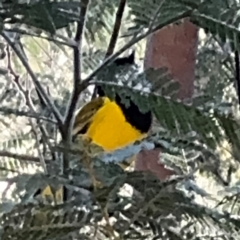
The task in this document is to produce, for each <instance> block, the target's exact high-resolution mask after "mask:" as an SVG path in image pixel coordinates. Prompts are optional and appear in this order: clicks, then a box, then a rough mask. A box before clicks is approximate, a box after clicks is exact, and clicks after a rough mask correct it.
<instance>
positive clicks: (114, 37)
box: [92, 0, 127, 99]
mask: <svg viewBox="0 0 240 240" xmlns="http://www.w3.org/2000/svg"><path fill="white" fill-rule="evenodd" d="M126 2H127V0H120V3H119V6H118V10H117V13H116V18H115V23H114V27H113V32H112V36H111V39H110V42H109V45H108V49H107V52H106V55H105V59H106V58H107V57H109V56H111V55H112V54H113V52H114V49H115V46H116V43H117V39H118V35H119V30H120V27H121V23H122V16H123V12H124V9H125V5H126ZM96 95H97V87H96V86H95V88H94V91H93V95H92V99H93V98H95V97H96Z"/></svg>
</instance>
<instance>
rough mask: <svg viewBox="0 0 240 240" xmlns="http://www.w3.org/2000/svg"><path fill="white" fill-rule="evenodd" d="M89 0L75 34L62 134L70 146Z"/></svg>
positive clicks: (65, 157)
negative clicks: (70, 79) (71, 71)
mask: <svg viewBox="0 0 240 240" xmlns="http://www.w3.org/2000/svg"><path fill="white" fill-rule="evenodd" d="M88 5H89V0H82V1H81V10H80V16H79V21H78V24H77V31H76V35H75V39H74V40H75V42H76V43H77V46H75V47H74V48H73V68H74V73H73V80H74V83H73V92H72V95H71V98H70V101H69V105H68V108H67V111H66V117H65V120H64V132H63V135H62V138H63V141H64V142H65V144H66V146H68V147H69V146H70V144H71V141H72V128H73V123H74V113H75V110H76V107H77V103H78V99H79V96H80V94H81V92H82V91H81V51H82V38H83V32H84V26H85V19H86V13H87V10H88ZM68 156H69V153H68V152H64V155H63V168H62V171H63V174H64V173H65V172H66V170H67V169H68V166H69V159H68ZM67 195H68V194H67V192H66V189H65V191H64V192H63V200H65V199H67V197H68V196H67Z"/></svg>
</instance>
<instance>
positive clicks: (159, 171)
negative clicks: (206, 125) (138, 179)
mask: <svg viewBox="0 0 240 240" xmlns="http://www.w3.org/2000/svg"><path fill="white" fill-rule="evenodd" d="M197 44H198V28H197V27H196V26H195V25H193V24H192V23H190V22H189V21H188V20H187V19H185V21H184V22H183V23H181V24H180V25H172V26H168V27H166V28H164V29H161V30H160V31H158V32H156V33H155V34H153V35H152V36H150V37H149V39H148V41H147V46H146V53H145V62H144V67H145V69H147V68H150V67H153V68H160V67H167V68H168V69H169V72H170V73H171V74H172V75H173V77H174V79H175V80H176V81H178V82H179V83H180V84H181V87H180V91H179V95H178V96H179V98H180V99H184V98H191V97H192V94H193V88H194V71H195V60H196V52H197ZM160 155H161V151H160V149H154V150H152V151H142V152H140V153H139V154H138V156H137V161H136V166H135V169H136V170H140V171H146V170H150V171H151V172H153V173H154V174H156V175H157V176H158V177H159V179H161V180H164V179H166V178H167V177H168V176H171V175H172V174H174V172H172V171H170V170H168V169H166V168H164V165H163V164H161V163H160V162H159V159H160Z"/></svg>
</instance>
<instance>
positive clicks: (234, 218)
mask: <svg viewBox="0 0 240 240" xmlns="http://www.w3.org/2000/svg"><path fill="white" fill-rule="evenodd" d="M87 2H88V1H82V2H81V4H82V5H81V4H80V2H79V1H48V0H45V1H15V2H12V1H3V2H1V9H0V17H1V25H0V26H1V40H0V49H1V54H0V55H1V60H0V61H1V64H0V84H1V88H0V89H1V90H0V99H1V105H0V111H1V116H0V130H1V139H0V143H1V151H0V156H1V158H0V176H1V196H2V197H1V218H0V221H1V228H0V234H1V238H2V239H10V238H18V239H23V238H26V237H27V238H28V239H32V238H36V237H37V238H38V239H54V238H63V239H67V238H70V237H71V238H77V239H93V236H94V237H95V239H238V238H239V227H240V221H239V217H238V211H239V205H238V204H239V202H238V193H239V183H238V178H239V171H238V168H239V157H238V156H239V149H240V148H239V147H240V146H239V145H240V141H239V107H238V105H239V104H238V102H239V99H238V96H237V94H236V90H235V74H236V73H235V72H236V70H235V68H236V66H235V64H236V53H237V51H238V50H239V36H240V35H239V34H240V32H239V14H238V9H239V2H238V1H237V0H236V1H234V0H221V1H220V0H211V1H209V0H208V1H196V0H194V1H192V0H170V1H164V0H162V1H154V0H151V1H146V0H138V1H136V0H129V1H127V7H126V9H125V11H124V15H123V18H122V24H121V29H120V38H119V39H118V41H117V46H116V51H115V52H116V53H115V54H114V55H112V56H110V58H108V59H107V60H106V61H105V63H103V61H104V58H105V53H106V50H107V47H108V44H109V40H110V37H111V34H112V29H113V25H114V21H115V14H116V11H117V7H118V4H119V3H118V1H115V0H114V1H112V0H111V1H110V0H109V1H108V0H107V1H104V2H103V1H91V2H90V4H89V6H88V11H87V14H86V22H85V28H84V33H83V43H82V47H81V50H82V54H81V59H82V71H81V76H82V78H83V79H85V81H86V80H89V83H96V82H97V81H98V82H100V83H101V84H103V86H104V88H105V89H106V90H107V92H108V94H109V96H113V95H114V93H115V92H116V91H117V92H118V93H119V94H120V95H121V96H122V97H123V98H124V95H125V94H126V93H129V94H130V95H131V98H132V99H133V100H134V101H135V102H137V103H138V104H139V107H140V108H142V109H143V110H144V109H147V108H149V106H151V107H152V110H153V112H154V115H155V117H156V119H157V120H159V121H160V122H161V126H160V125H159V124H158V123H156V125H155V126H154V128H153V131H152V133H151V136H150V137H149V138H148V139H147V141H148V143H154V144H156V145H158V146H160V147H161V148H162V152H163V154H162V158H161V160H162V161H164V163H165V164H166V165H167V166H168V167H169V168H170V169H174V170H175V171H176V172H177V173H178V174H179V176H177V177H176V178H173V179H170V180H168V181H166V182H163V183H161V182H159V181H158V180H157V179H156V178H155V177H154V176H151V175H148V174H146V173H136V172H130V173H124V172H123V171H121V169H120V168H119V167H118V166H117V165H116V164H114V163H111V164H107V165H106V164H105V163H104V162H103V161H101V159H98V158H97V159H94V163H96V164H95V166H94V167H95V169H96V170H97V171H96V172H97V174H98V176H97V177H98V178H99V179H101V182H102V183H103V185H104V187H103V188H102V189H99V190H97V191H95V192H93V191H92V190H91V188H89V185H90V181H89V177H88V174H87V173H86V170H84V169H82V166H79V165H80V164H79V162H80V161H79V156H77V157H76V156H75V155H73V156H72V157H71V162H70V166H69V169H67V170H68V171H65V172H64V174H63V175H61V174H59V172H60V170H59V169H60V168H61V164H60V163H59V162H60V161H59V159H61V156H60V153H59V151H58V150H57V149H56V148H54V146H55V145H56V144H57V143H59V141H60V139H61V136H60V135H61V134H60V132H59V129H58V125H57V124H56V122H57V120H56V118H55V117H54V116H53V114H51V109H49V107H47V106H45V105H44V104H43V103H42V102H41V101H40V100H39V95H38V94H37V92H36V90H35V85H34V84H33V82H34V81H32V80H33V76H31V74H30V73H29V69H28V70H27V71H26V68H25V67H26V66H25V67H24V65H23V64H22V62H23V61H24V60H22V59H21V58H20V57H19V55H20V56H22V58H23V59H25V62H27V64H28V65H29V66H30V68H31V69H32V72H33V73H34V76H36V78H37V81H38V82H40V83H41V84H42V86H43V88H44V90H45V91H46V92H47V95H48V96H50V99H52V101H53V103H54V105H55V106H56V108H57V109H58V111H59V112H60V113H61V115H62V116H65V115H66V112H67V106H68V104H69V99H70V96H71V94H72V88H73V71H74V61H73V49H75V47H74V44H76V42H75V41H74V36H75V32H76V28H77V24H76V22H78V21H79V14H80V12H81V9H83V8H84V6H85V5H84V3H87ZM184 17H189V18H190V20H191V21H192V22H194V23H195V24H196V25H197V26H199V27H200V28H201V29H200V35H199V45H198V51H197V66H196V79H195V93H194V98H193V101H192V103H191V104H185V103H183V102H179V101H177V99H176V96H175V95H176V94H175V93H176V91H177V89H178V84H177V83H176V82H174V81H173V80H172V79H171V76H169V75H168V74H166V71H165V70H164V69H160V70H156V71H153V70H149V71H148V72H143V70H142V65H143V63H142V59H143V57H144V52H145V41H146V37H147V36H148V35H150V34H151V32H154V31H156V30H158V29H161V28H162V27H164V26H168V25H170V24H177V23H179V22H181V20H182V19H183V18H184ZM133 45H134V47H135V48H136V60H137V64H138V65H139V66H132V67H127V68H123V69H115V67H114V66H112V65H111V61H113V60H114V59H115V58H116V57H117V56H118V55H120V54H121V53H123V52H124V51H125V50H128V49H130V48H132V47H133ZM16 49H17V50H16ZM18 50H19V51H18ZM17 52H18V53H19V54H16V53H17ZM124 54H125V55H126V54H127V51H126V52H124ZM108 63H109V64H108ZM75 64H76V63H75ZM99 66H100V67H99ZM100 68H101V69H100ZM96 69H98V70H101V71H98V72H97V71H96ZM109 79H110V80H109ZM116 79H118V82H116ZM146 80H151V84H153V85H154V84H155V83H156V82H157V83H158V84H159V85H158V94H157V93H156V92H152V93H149V92H145V93H144V94H140V93H141V91H142V90H143V88H144V87H145V84H146ZM120 82H122V84H121V85H119V84H120ZM169 82H170V83H169ZM139 83H141V88H140V89H139V85H138V86H137V84H139ZM130 86H131V87H130ZM133 86H135V87H136V88H137V89H135V90H133V88H132V87H133ZM92 90H93V86H89V87H87V88H86V89H85V90H84V91H82V92H81V95H80V101H79V104H78V107H80V106H82V105H83V104H84V103H85V102H87V101H89V100H90V98H91V92H92ZM167 96H168V97H167ZM169 96H170V97H169ZM125 100H126V99H125ZM126 102H127V101H126ZM80 151H84V148H82V149H80ZM131 151H133V146H132V148H130V149H126V150H125V152H124V151H123V152H121V154H118V155H116V156H115V155H113V156H112V157H113V158H115V161H120V160H119V158H122V156H125V155H124V154H129V153H131ZM87 157H92V156H87ZM105 157H106V158H105V159H108V160H109V159H110V157H109V156H105ZM43 159H45V161H43ZM53 159H55V160H56V161H54V162H53V161H52V160H53ZM45 163H47V165H48V166H47V168H48V172H49V174H48V175H45V174H43V170H44V166H45ZM54 169H56V170H55V171H53V170H54ZM66 175H68V176H69V175H70V176H71V181H70V180H69V178H68V176H66ZM49 183H51V186H53V189H55V190H57V189H58V187H59V184H63V185H65V186H66V187H68V189H69V190H71V191H72V195H73V196H74V198H73V200H71V201H68V202H65V203H58V204H49V203H48V202H46V201H43V202H42V199H41V200H38V199H35V198H34V197H33V194H34V192H35V190H36V189H37V188H39V187H43V186H46V184H49ZM126 185H127V186H128V187H126ZM133 189H134V191H133ZM106 207H107V208H108V212H109V215H110V217H111V218H110V220H109V221H110V222H107V218H106V216H105V215H106V214H105V210H106Z"/></svg>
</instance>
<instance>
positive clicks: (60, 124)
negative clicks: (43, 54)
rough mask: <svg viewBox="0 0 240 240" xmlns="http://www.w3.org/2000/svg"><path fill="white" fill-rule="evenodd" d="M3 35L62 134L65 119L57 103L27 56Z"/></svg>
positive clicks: (3, 33)
mask: <svg viewBox="0 0 240 240" xmlns="http://www.w3.org/2000/svg"><path fill="white" fill-rule="evenodd" d="M1 35H2V37H3V38H4V39H5V40H6V42H7V43H8V44H9V46H10V47H11V48H12V49H13V51H14V52H15V53H16V55H17V56H18V58H19V59H20V61H21V62H22V64H23V66H24V67H25V69H26V70H27V72H28V74H29V75H30V76H31V78H32V80H33V83H34V85H35V87H36V88H37V89H38V90H39V92H40V93H41V94H42V96H43V98H44V100H45V101H46V103H47V105H48V106H49V107H50V108H51V110H52V113H53V115H54V117H55V118H56V120H57V123H58V127H59V130H60V132H61V134H63V119H62V116H61V114H60V113H59V111H58V109H57V108H56V107H55V105H54V103H53V102H52V100H51V99H50V98H49V97H48V95H47V94H46V92H45V90H44V89H43V87H42V85H41V83H40V82H39V81H38V79H37V77H36V75H35V74H34V72H33V70H32V69H31V67H30V66H29V64H28V62H27V60H26V59H25V57H24V56H23V55H22V53H21V51H20V50H19V48H18V47H17V46H16V45H15V43H14V42H12V41H11V39H10V38H9V37H8V36H7V34H6V33H5V32H2V33H1Z"/></svg>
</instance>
